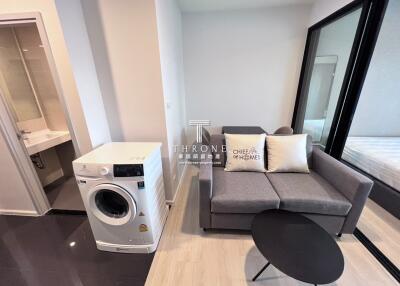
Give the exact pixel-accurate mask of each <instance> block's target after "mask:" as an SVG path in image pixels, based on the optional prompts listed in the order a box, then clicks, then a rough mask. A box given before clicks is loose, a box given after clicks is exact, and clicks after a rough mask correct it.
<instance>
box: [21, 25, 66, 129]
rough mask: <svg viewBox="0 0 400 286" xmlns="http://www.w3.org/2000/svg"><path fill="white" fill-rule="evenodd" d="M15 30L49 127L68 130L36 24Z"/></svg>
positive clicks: (22, 26)
mask: <svg viewBox="0 0 400 286" xmlns="http://www.w3.org/2000/svg"><path fill="white" fill-rule="evenodd" d="M14 29H15V33H16V35H17V38H18V40H19V43H20V46H21V49H22V50H23V51H24V53H23V54H24V59H25V63H26V66H27V69H28V73H29V76H30V79H31V81H32V85H33V88H34V91H35V93H36V96H37V98H38V100H39V102H40V104H41V107H42V111H43V113H44V117H45V118H46V121H47V124H48V127H49V128H50V129H56V130H60V129H67V127H66V123H65V120H64V117H63V116H60V115H63V110H62V107H61V105H60V102H59V98H58V93H57V89H56V86H55V84H54V81H53V77H52V74H51V70H50V67H49V63H48V61H47V57H46V53H45V51H44V48H43V44H42V42H41V39H40V34H39V31H38V29H37V26H36V24H25V25H18V26H16V27H15V28H14ZM60 127H62V128H60Z"/></svg>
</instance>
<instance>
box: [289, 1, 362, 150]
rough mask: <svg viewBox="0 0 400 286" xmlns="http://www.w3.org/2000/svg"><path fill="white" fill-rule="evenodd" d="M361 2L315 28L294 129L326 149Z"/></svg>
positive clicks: (348, 61) (309, 46)
mask: <svg viewBox="0 0 400 286" xmlns="http://www.w3.org/2000/svg"><path fill="white" fill-rule="evenodd" d="M363 9H365V7H363V5H362V4H359V5H357V6H355V7H353V8H352V9H351V10H349V11H348V12H347V13H346V14H344V15H342V16H341V17H338V18H337V19H334V20H332V21H329V22H327V23H326V24H323V25H321V26H317V27H315V28H311V29H310V32H309V37H308V38H309V41H308V43H307V44H308V49H307V51H306V52H307V54H306V55H305V56H306V58H305V60H306V63H305V65H306V66H305V69H304V73H303V75H302V83H301V87H299V88H300V90H299V92H300V95H299V96H300V98H299V99H300V100H299V102H298V106H297V114H296V115H297V117H296V118H295V122H294V129H295V132H297V133H307V134H309V135H311V136H312V138H313V142H314V144H318V145H320V146H321V147H322V148H325V146H326V144H327V141H328V137H329V133H330V130H331V128H332V123H333V119H334V115H335V111H336V108H337V105H338V100H339V96H340V93H341V91H342V89H343V87H344V86H345V76H346V71H348V70H349V69H350V68H351V66H352V64H353V61H352V60H351V58H350V57H351V53H352V50H353V47H354V46H356V45H357V44H358V43H357V42H356V32H357V28H358V27H359V26H362V23H360V16H361V12H362V10H363Z"/></svg>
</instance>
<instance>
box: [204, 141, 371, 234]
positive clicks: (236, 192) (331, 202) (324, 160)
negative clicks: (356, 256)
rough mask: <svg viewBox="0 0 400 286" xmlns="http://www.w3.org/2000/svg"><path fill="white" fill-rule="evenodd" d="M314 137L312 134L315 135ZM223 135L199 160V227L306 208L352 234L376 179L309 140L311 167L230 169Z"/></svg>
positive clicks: (245, 222)
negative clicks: (263, 170) (273, 170)
mask: <svg viewBox="0 0 400 286" xmlns="http://www.w3.org/2000/svg"><path fill="white" fill-rule="evenodd" d="M310 139H311V138H310ZM224 142H225V139H224V135H223V134H217V135H211V137H210V146H212V148H211V147H210V148H209V155H211V154H212V155H213V156H212V158H210V157H209V156H206V159H205V161H203V162H202V164H201V165H200V172H199V192H200V200H199V203H200V227H202V228H204V229H209V228H221V229H245V230H248V229H250V227H251V222H252V219H253V217H254V216H255V214H257V213H258V212H261V211H263V210H267V209H283V210H287V211H293V212H298V213H301V214H303V215H305V216H307V217H309V218H310V219H312V220H314V221H315V222H316V223H318V224H319V225H321V226H322V227H324V228H325V229H326V230H327V231H328V232H330V233H332V234H342V233H352V232H353V231H354V229H355V227H356V224H357V221H358V219H359V217H360V215H361V211H362V209H363V207H364V205H365V202H366V200H367V198H368V195H369V193H370V190H371V188H372V185H373V182H372V181H371V180H370V179H368V178H367V177H365V176H364V175H361V174H360V173H358V172H356V171H354V170H353V169H351V168H349V167H348V166H346V165H344V164H342V163H340V162H339V161H337V160H336V159H334V158H332V157H330V156H329V155H327V154H326V153H324V152H323V151H321V150H320V149H319V148H317V147H314V148H313V146H312V143H311V140H309V142H308V144H307V155H308V160H309V167H310V170H311V172H310V173H309V174H302V173H256V172H225V171H224V168H223V167H224V165H225V154H224V152H223V150H224V149H223V147H222V146H223V145H224Z"/></svg>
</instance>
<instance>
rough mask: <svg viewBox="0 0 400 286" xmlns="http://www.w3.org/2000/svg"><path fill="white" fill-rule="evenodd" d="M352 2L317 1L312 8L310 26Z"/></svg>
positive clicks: (346, 0)
mask: <svg viewBox="0 0 400 286" xmlns="http://www.w3.org/2000/svg"><path fill="white" fill-rule="evenodd" d="M352 1H353V0H317V1H316V2H315V3H314V4H313V7H312V10H311V15H310V20H309V23H310V26H312V25H314V24H315V23H317V22H319V21H321V20H322V19H324V18H326V17H328V16H329V15H330V14H332V13H334V12H336V11H337V10H339V9H340V8H342V7H343V6H346V5H347V4H349V3H350V2H352Z"/></svg>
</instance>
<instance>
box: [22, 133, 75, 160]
mask: <svg viewBox="0 0 400 286" xmlns="http://www.w3.org/2000/svg"><path fill="white" fill-rule="evenodd" d="M23 137H24V143H25V147H26V149H27V150H28V153H29V155H32V154H35V153H38V152H41V151H44V150H47V149H50V148H52V147H54V146H56V145H59V144H62V143H64V142H67V141H69V140H71V136H70V134H69V132H68V131H51V130H49V129H44V130H40V131H35V132H32V133H29V134H24V135H23Z"/></svg>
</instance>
